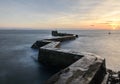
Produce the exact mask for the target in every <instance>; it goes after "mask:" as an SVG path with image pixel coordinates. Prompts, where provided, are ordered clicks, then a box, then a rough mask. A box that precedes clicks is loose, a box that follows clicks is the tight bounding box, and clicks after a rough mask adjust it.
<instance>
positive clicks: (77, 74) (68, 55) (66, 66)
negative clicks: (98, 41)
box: [32, 31, 116, 84]
mask: <svg viewBox="0 0 120 84" xmlns="http://www.w3.org/2000/svg"><path fill="white" fill-rule="evenodd" d="M52 35H53V36H58V37H57V38H52V39H43V40H40V41H36V42H35V43H34V44H33V45H32V48H34V49H39V54H38V61H39V62H40V63H42V64H43V65H45V66H49V67H53V68H61V69H62V70H60V71H59V72H58V73H56V74H55V75H53V76H52V77H51V78H50V79H49V80H47V81H46V82H45V84H108V80H109V73H108V72H107V70H106V66H105V59H104V58H102V57H100V56H97V55H95V54H92V53H86V52H76V51H72V50H68V49H60V48H59V47H60V44H61V43H62V42H64V41H68V40H74V39H76V38H77V37H78V35H74V34H66V33H58V32H57V31H52ZM109 84H112V83H109ZM115 84H116V83H115Z"/></svg>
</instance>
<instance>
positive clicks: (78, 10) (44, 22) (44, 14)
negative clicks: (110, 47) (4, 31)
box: [0, 0, 120, 29]
mask: <svg viewBox="0 0 120 84" xmlns="http://www.w3.org/2000/svg"><path fill="white" fill-rule="evenodd" d="M119 23H120V0H0V28H37V29H44V28H48V29H50V28H63V29H67V28H72V29H119V28H120V25H119Z"/></svg>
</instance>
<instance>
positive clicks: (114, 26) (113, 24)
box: [110, 23, 119, 30]
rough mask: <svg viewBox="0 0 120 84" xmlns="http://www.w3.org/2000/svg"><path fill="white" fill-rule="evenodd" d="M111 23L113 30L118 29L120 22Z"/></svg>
mask: <svg viewBox="0 0 120 84" xmlns="http://www.w3.org/2000/svg"><path fill="white" fill-rule="evenodd" d="M110 25H111V27H112V29H113V30H115V29H117V27H118V26H119V24H117V23H111V24H110Z"/></svg>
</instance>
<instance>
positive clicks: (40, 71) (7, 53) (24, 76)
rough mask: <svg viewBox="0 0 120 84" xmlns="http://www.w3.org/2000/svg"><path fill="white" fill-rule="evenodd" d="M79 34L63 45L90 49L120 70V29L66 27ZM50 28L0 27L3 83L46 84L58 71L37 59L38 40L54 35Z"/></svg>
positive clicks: (111, 67) (0, 57)
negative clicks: (34, 48) (23, 28)
mask: <svg viewBox="0 0 120 84" xmlns="http://www.w3.org/2000/svg"><path fill="white" fill-rule="evenodd" d="M60 32H67V33H75V34H78V35H79V36H80V37H79V38H77V39H76V40H74V41H70V42H64V43H63V45H62V46H61V48H65V49H73V50H76V51H80V52H90V53H95V54H97V55H100V56H102V57H104V58H106V65H107V67H108V68H110V69H113V70H116V71H118V70H120V31H111V33H112V34H110V35H108V32H109V31H100V30H99V31H97V30H79V31H78V30H77V31H76V30H72V31H70V30H69V31H68V30H66V31H65V30H64V31H62V30H61V31H60ZM50 33H51V31H50V30H0V84H43V83H44V81H45V80H47V79H48V78H49V77H50V76H52V75H53V74H54V73H56V72H57V70H55V69H49V68H47V67H44V66H43V65H41V64H39V63H38V62H37V54H38V51H36V50H33V49H31V48H30V47H31V45H32V44H33V43H34V42H35V41H36V40H41V39H45V38H51V37H52V36H51V35H50Z"/></svg>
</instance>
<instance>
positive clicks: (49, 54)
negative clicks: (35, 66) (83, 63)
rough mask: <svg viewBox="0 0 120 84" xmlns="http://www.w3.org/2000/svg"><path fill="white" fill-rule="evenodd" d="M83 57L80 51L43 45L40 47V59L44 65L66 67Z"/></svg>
mask: <svg viewBox="0 0 120 84" xmlns="http://www.w3.org/2000/svg"><path fill="white" fill-rule="evenodd" d="M81 57H83V55H79V53H74V52H72V51H70V50H65V49H59V48H50V47H48V48H47V47H46V46H45V47H42V48H40V49H39V56H38V60H39V61H40V62H41V63H43V64H44V65H48V66H51V67H57V68H65V67H67V66H69V65H70V64H72V63H74V62H75V61H77V60H78V59H80V58H81Z"/></svg>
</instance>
